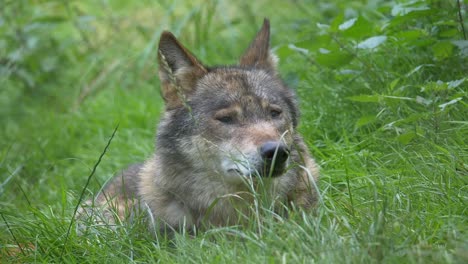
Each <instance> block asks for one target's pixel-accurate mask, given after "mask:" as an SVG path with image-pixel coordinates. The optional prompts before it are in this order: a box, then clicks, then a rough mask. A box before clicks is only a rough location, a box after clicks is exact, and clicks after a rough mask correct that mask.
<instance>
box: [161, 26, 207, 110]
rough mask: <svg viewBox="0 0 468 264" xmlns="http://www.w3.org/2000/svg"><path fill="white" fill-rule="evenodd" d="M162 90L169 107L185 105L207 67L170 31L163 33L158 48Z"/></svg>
mask: <svg viewBox="0 0 468 264" xmlns="http://www.w3.org/2000/svg"><path fill="white" fill-rule="evenodd" d="M158 62H159V79H160V80H161V92H162V96H163V98H164V101H165V102H166V107H167V108H168V109H171V108H175V107H178V106H181V105H183V104H184V103H185V102H184V100H185V98H186V96H188V95H190V94H191V93H192V92H193V90H194V89H195V85H196V82H197V80H198V79H199V78H200V77H201V76H203V75H204V74H205V73H207V70H206V68H205V67H204V66H203V65H202V64H201V62H199V61H198V59H197V58H196V57H195V56H193V55H192V54H191V53H190V51H188V50H187V49H186V48H185V47H184V46H183V45H182V44H181V43H180V42H179V41H178V40H177V39H176V37H174V35H172V33H170V32H168V31H164V32H163V33H162V34H161V39H160V40H159V48H158Z"/></svg>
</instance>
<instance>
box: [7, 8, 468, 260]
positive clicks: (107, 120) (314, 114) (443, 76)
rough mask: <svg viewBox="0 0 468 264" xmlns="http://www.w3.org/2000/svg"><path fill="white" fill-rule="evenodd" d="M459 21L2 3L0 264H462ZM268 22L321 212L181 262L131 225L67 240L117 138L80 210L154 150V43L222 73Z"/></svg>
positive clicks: (181, 241)
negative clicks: (179, 45)
mask: <svg viewBox="0 0 468 264" xmlns="http://www.w3.org/2000/svg"><path fill="white" fill-rule="evenodd" d="M466 12H467V4H466V3H465V2H464V1H442V0H413V1H405V0H402V1H385V0H368V1H358V0H354V1H343V0H328V1H307V0H290V1H280V0H268V1H266V0H259V1H246V0H242V1H226V0H209V1H203V0H196V1H184V0H176V1H168V0H161V1H149V0H146V1H124V0H112V1H110V0H82V1H67V0H0V214H1V216H2V219H0V262H2V261H3V260H4V259H7V260H11V261H14V262H35V261H37V262H63V260H64V259H61V257H63V256H64V255H63V254H65V256H66V257H67V258H68V261H69V262H83V261H89V262H100V261H101V262H102V261H103V260H106V261H109V260H108V259H107V258H108V257H109V258H110V259H112V260H115V261H119V262H123V261H125V262H131V261H138V260H141V261H143V262H149V261H151V260H152V259H155V258H157V259H159V260H161V261H162V262H168V261H171V262H188V261H193V262H221V261H223V262H238V261H241V262H245V261H247V260H248V261H249V262H258V261H261V262H267V261H269V262H274V261H278V260H279V259H285V261H287V260H289V261H290V262H306V261H307V262H308V261H310V260H311V259H314V260H317V262H329V263H336V262H338V263H341V262H353V263H354V262H357V263H361V262H365V263H368V262H393V263H394V262H396V261H403V262H404V263H413V262H415V263H416V262H419V263H420V262H424V263H426V262H433V263H463V262H466V261H468V257H467V255H466V252H467V251H468V243H467V241H468V234H467V229H466V226H467V225H468V223H467V217H466V216H467V212H466V208H467V206H466V204H467V202H468V190H467V188H466V186H468V178H467V176H468V161H467V147H466V146H467V142H466V140H467V138H468V137H467V135H468V133H467V126H468V123H467V120H466V119H467V116H468V112H467V103H466V96H467V88H468V80H467V78H468V75H467V72H468V59H467V57H468V41H467V36H466V34H467V28H468V24H467V22H466V21H467V19H466ZM264 17H269V18H270V19H271V24H272V40H271V43H272V46H273V49H274V51H275V53H276V54H277V55H278V56H279V58H280V71H281V73H282V76H283V77H284V79H285V80H286V82H287V83H288V84H289V85H290V86H291V87H292V88H293V89H296V91H297V93H298V95H299V98H300V101H301V110H302V120H301V122H302V123H301V126H300V130H301V132H302V133H303V134H304V137H305V139H306V141H307V143H308V145H309V147H310V149H311V152H312V153H313V154H314V156H316V158H317V160H318V161H319V163H320V164H321V166H322V178H321V182H320V189H321V192H322V196H323V202H322V203H321V205H320V207H319V209H318V213H316V214H313V215H310V216H308V217H304V218H301V217H297V219H295V218H293V219H294V220H295V221H296V222H297V224H296V222H286V223H283V224H284V225H280V224H279V223H278V222H275V221H272V223H270V225H265V227H263V228H265V230H263V236H262V235H259V234H258V232H257V231H256V230H258V229H255V228H253V229H252V230H247V231H245V232H244V231H239V230H236V231H235V232H233V231H232V232H231V230H228V231H225V230H224V231H223V230H217V231H214V232H213V233H208V234H206V235H200V236H198V237H196V238H191V239H186V237H184V236H182V237H178V240H177V241H176V242H175V244H176V246H177V247H176V248H181V249H185V250H181V251H177V252H176V251H175V250H174V248H173V247H172V246H170V245H169V246H167V245H166V246H165V244H164V243H163V242H161V241H159V242H160V243H155V242H153V240H152V238H151V237H150V236H149V235H148V234H144V231H141V230H143V228H142V227H141V226H125V225H123V229H120V230H117V231H115V232H113V231H112V230H107V231H103V232H102V233H101V234H93V235H90V236H82V237H80V236H77V235H76V234H74V235H72V236H71V239H70V240H68V241H67V242H66V243H65V242H64V236H63V234H64V233H65V229H66V227H67V226H68V224H69V221H70V216H71V214H72V213H71V212H72V210H73V208H74V206H75V204H76V202H77V196H78V195H77V194H78V193H79V192H80V191H81V189H82V188H83V186H84V184H85V182H86V177H87V175H89V172H90V171H91V168H92V166H93V165H94V164H95V162H96V160H97V158H98V157H99V155H100V154H101V152H102V149H103V148H104V146H105V144H106V142H107V140H108V138H109V136H110V135H111V134H112V131H113V129H114V127H115V126H116V125H117V124H120V127H119V130H118V133H117V136H116V137H115V138H114V140H113V142H112V144H111V147H110V150H109V152H108V153H107V154H106V156H105V157H104V160H103V161H102V163H101V164H100V166H99V167H98V171H97V173H96V175H95V176H96V177H95V178H93V182H92V184H91V185H90V186H89V190H88V192H89V196H91V195H92V194H93V193H95V192H97V191H98V190H99V187H100V186H101V185H102V184H103V182H105V180H107V179H108V178H109V177H111V176H112V175H113V174H114V173H116V172H118V171H119V170H121V169H123V168H125V167H126V166H127V165H128V164H131V163H135V162H138V161H142V160H144V159H145V158H146V157H148V156H149V155H150V154H151V152H152V151H153V138H154V128H155V124H156V123H157V118H158V116H159V114H160V112H161V110H162V109H163V105H162V100H161V98H160V96H159V90H158V87H159V81H158V79H157V77H156V72H157V68H156V67H157V65H156V48H157V42H158V40H159V35H160V33H161V32H162V31H163V30H170V31H172V32H173V33H174V34H175V35H177V36H178V38H179V39H180V40H181V41H182V42H183V43H184V44H186V45H187V47H188V48H189V49H190V50H191V51H193V53H194V54H196V55H197V57H199V58H200V59H201V60H202V61H203V62H206V63H207V64H208V65H216V64H232V63H235V62H236V59H237V57H238V56H239V55H240V54H241V53H242V51H243V50H244V49H245V48H246V47H247V45H248V43H249V41H250V40H251V38H252V36H253V35H254V34H255V32H256V31H257V30H258V28H259V26H260V25H261V21H262V20H263V18H264ZM267 227H268V229H267ZM132 230H133V232H132ZM138 232H140V233H138ZM223 232H224V233H223ZM230 232H231V233H230ZM141 233H143V235H142V234H141ZM233 234H238V236H239V237H242V239H240V241H239V240H234V241H232V240H230V239H231V237H232V236H235V235H233ZM145 235H146V236H145ZM142 236H143V237H142ZM213 236H214V238H213ZM205 238H206V240H205ZM213 240H215V242H217V243H211V242H210V241H213ZM207 241H209V242H207ZM259 241H260V242H259ZM262 243H264V244H262ZM30 244H33V245H34V246H33V247H29V250H25V252H22V253H18V254H12V253H11V251H9V250H6V249H10V248H14V249H17V250H18V249H22V247H21V245H30ZM18 245H20V246H18ZM25 248H28V246H25ZM64 252H65V253H64ZM112 252H114V253H112ZM115 252H120V253H115ZM129 252H130V253H129ZM181 252H182V253H181ZM134 253H135V256H134V255H133V254H134ZM265 254H266V255H267V256H268V257H265ZM59 256H61V257H60V258H59ZM133 257H135V258H133Z"/></svg>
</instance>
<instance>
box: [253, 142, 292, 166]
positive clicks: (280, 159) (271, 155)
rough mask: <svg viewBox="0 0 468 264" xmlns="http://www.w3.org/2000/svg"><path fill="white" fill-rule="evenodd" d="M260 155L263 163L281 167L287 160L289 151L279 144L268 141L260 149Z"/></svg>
mask: <svg viewBox="0 0 468 264" xmlns="http://www.w3.org/2000/svg"><path fill="white" fill-rule="evenodd" d="M260 155H262V158H263V159H264V160H265V161H267V162H271V163H273V162H274V163H275V165H274V166H275V167H276V166H277V165H282V164H283V163H284V162H285V161H286V160H287V159H288V157H289V149H288V147H287V146H286V145H285V144H283V143H281V142H275V141H268V142H266V143H264V144H263V145H262V146H261V147H260ZM273 159H274V161H273Z"/></svg>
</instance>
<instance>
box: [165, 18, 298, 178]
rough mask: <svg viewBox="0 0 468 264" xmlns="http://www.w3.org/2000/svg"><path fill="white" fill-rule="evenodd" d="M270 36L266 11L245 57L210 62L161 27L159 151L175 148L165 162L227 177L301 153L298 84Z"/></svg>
mask: <svg viewBox="0 0 468 264" xmlns="http://www.w3.org/2000/svg"><path fill="white" fill-rule="evenodd" d="M269 38H270V25H269V21H268V20H267V19H265V21H264V23H263V26H262V28H261V29H260V31H259V32H258V34H257V35H256V37H255V38H254V40H253V41H252V43H251V44H250V46H249V47H248V48H247V50H246V51H245V53H244V54H243V55H242V56H241V58H240V61H239V65H235V66H221V67H206V66H204V65H203V64H202V63H201V62H200V61H199V60H198V59H197V58H196V57H195V56H194V55H192V54H191V53H190V52H189V51H188V50H187V49H186V48H185V47H184V46H183V45H182V44H181V43H180V42H179V41H178V40H177V39H176V38H175V37H174V35H172V34H171V33H170V32H164V33H162V35H161V40H160V42H159V50H158V60H159V77H160V80H161V91H162V96H163V98H164V100H165V104H166V113H165V116H164V117H163V119H162V120H161V123H160V125H159V129H158V137H157V152H159V153H164V154H163V155H160V156H170V158H168V159H167V160H165V161H163V163H164V162H170V163H171V164H168V165H169V166H174V165H175V166H176V167H178V168H180V169H181V170H193V171H198V172H206V173H208V174H211V175H220V176H221V177H222V178H223V179H226V180H228V181H238V180H239V179H242V177H247V176H252V175H261V176H266V177H278V176H281V175H283V173H284V171H285V170H286V168H287V167H288V164H290V162H291V159H292V156H294V155H296V156H297V152H295V150H294V130H295V128H296V126H297V123H298V110H297V103H296V99H295V95H294V93H293V91H292V90H290V89H289V88H288V87H286V86H285V85H284V83H283V82H282V80H281V79H280V78H279V76H278V73H277V70H276V63H277V59H276V57H275V56H274V55H272V54H271V53H270V50H269ZM174 163H176V164H174ZM169 166H168V167H169Z"/></svg>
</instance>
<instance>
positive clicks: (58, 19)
mask: <svg viewBox="0 0 468 264" xmlns="http://www.w3.org/2000/svg"><path fill="white" fill-rule="evenodd" d="M32 21H33V22H41V23H51V24H56V23H63V22H66V21H67V18H66V17H64V16H40V17H36V18H34V19H32Z"/></svg>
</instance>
